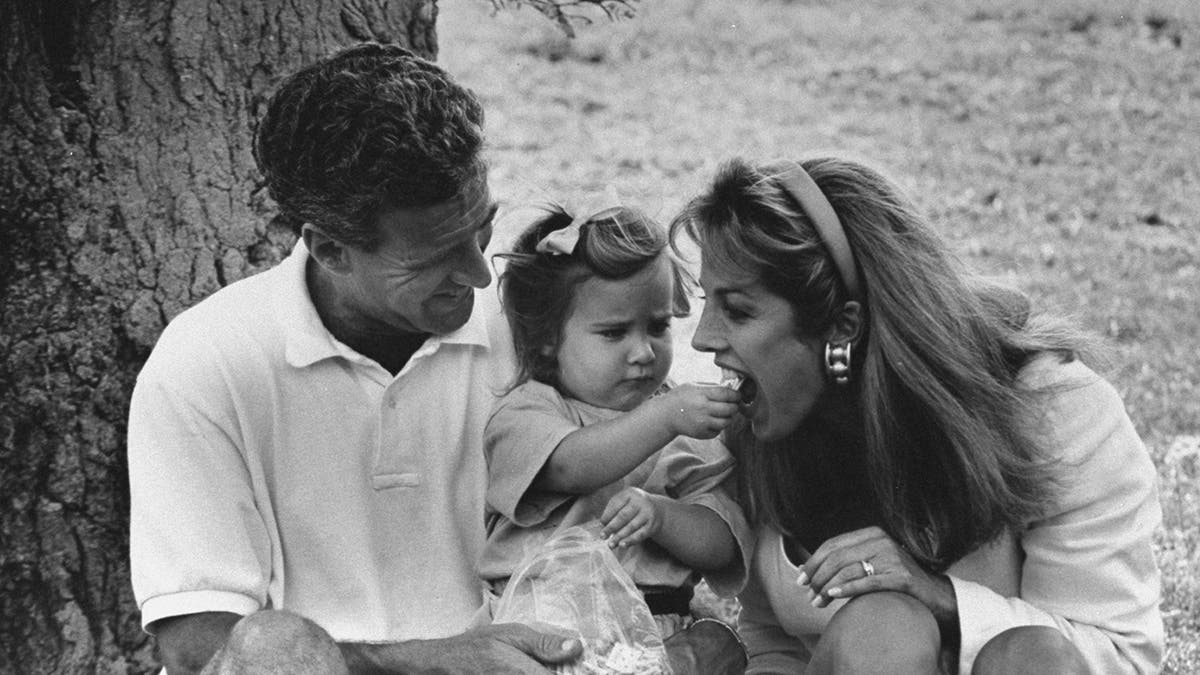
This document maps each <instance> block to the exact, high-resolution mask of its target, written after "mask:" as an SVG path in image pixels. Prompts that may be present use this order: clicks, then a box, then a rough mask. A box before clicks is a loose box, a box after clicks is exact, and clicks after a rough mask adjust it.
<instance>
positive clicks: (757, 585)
mask: <svg viewBox="0 0 1200 675" xmlns="http://www.w3.org/2000/svg"><path fill="white" fill-rule="evenodd" d="M738 600H739V601H741V604H742V611H741V614H739V615H738V633H739V634H740V635H741V637H742V642H743V643H744V644H745V645H746V654H747V656H748V657H749V659H750V660H749V663H748V665H747V666H746V675H794V674H795V673H803V672H804V668H805V667H806V666H807V664H808V661H809V659H810V658H811V656H812V655H811V654H809V653H808V649H806V648H805V646H804V644H803V643H802V642H800V640H799V639H797V638H795V637H793V636H791V635H789V634H788V633H787V632H786V631H784V629H783V627H782V626H780V625H779V622H778V620H777V619H776V618H775V610H774V609H772V608H771V604H770V601H769V600H768V599H767V594H766V592H765V591H764V590H763V586H762V582H761V581H760V580H759V579H758V578H757V575H755V574H751V575H750V579H749V580H748V581H747V582H746V586H745V588H743V589H742V592H741V593H739V594H738Z"/></svg>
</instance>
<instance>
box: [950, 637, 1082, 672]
mask: <svg viewBox="0 0 1200 675" xmlns="http://www.w3.org/2000/svg"><path fill="white" fill-rule="evenodd" d="M1087 672H1088V667H1087V662H1085V661H1084V659H1083V654H1081V653H1080V652H1079V648H1078V647H1076V646H1075V645H1074V644H1072V643H1071V641H1070V640H1068V639H1067V636H1065V635H1063V634H1062V633H1061V632H1060V631H1059V630H1057V629H1055V628H1051V627H1049V626H1019V627H1017V628H1010V629H1008V630H1006V631H1004V632H1003V633H1000V634H999V635H997V636H996V637H994V638H992V639H991V640H988V641H987V644H985V645H984V646H983V649H981V650H979V655H978V656H976V657H975V665H974V666H972V668H971V673H972V674H973V675H989V674H991V673H1011V674H1012V675H1022V674H1023V673H1064V674H1066V675H1073V674H1076V673H1078V674H1080V675H1085V674H1086V673H1087Z"/></svg>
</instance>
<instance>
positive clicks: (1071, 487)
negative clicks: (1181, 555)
mask: <svg viewBox="0 0 1200 675" xmlns="http://www.w3.org/2000/svg"><path fill="white" fill-rule="evenodd" d="M1092 377H1093V378H1094V379H1093V381H1092V382H1091V383H1089V384H1088V385H1086V386H1082V387H1076V388H1074V389H1069V390H1065V391H1061V392H1058V393H1056V394H1054V398H1053V400H1052V401H1051V402H1050V405H1049V406H1048V409H1047V414H1048V415H1049V421H1050V423H1051V425H1052V426H1051V432H1052V440H1053V441H1054V442H1055V443H1056V444H1057V445H1056V446H1055V447H1057V448H1059V449H1060V457H1061V460H1062V461H1061V465H1060V466H1061V472H1062V474H1061V475H1062V476H1063V478H1064V481H1065V482H1064V485H1063V492H1062V494H1061V495H1060V497H1059V499H1057V500H1056V502H1055V508H1054V509H1053V511H1051V512H1050V513H1048V514H1047V516H1046V517H1045V518H1044V519H1042V520H1040V521H1038V522H1036V523H1034V524H1033V525H1032V526H1031V527H1030V528H1029V529H1028V530H1026V531H1025V532H1023V533H1020V543H1021V548H1022V549H1023V551H1024V553H1025V561H1024V563H1023V565H1022V568H1021V586H1020V588H1021V594H1020V597H1018V598H1006V597H1002V596H1000V595H998V594H996V593H994V592H992V591H991V590H990V589H988V588H987V587H985V586H982V585H979V584H975V583H971V582H968V581H963V580H960V579H952V580H953V582H954V588H955V594H956V595H957V597H958V605H959V625H960V630H961V634H962V656H961V660H960V667H961V669H962V670H963V672H969V669H970V667H971V664H972V662H973V660H974V658H975V655H976V654H978V652H979V650H980V649H982V648H983V646H984V644H986V643H987V641H988V640H990V639H991V638H992V637H994V636H996V635H997V634H999V633H1000V632H1002V631H1004V630H1007V629H1008V628H1013V627H1016V626H1025V625H1043V626H1053V627H1055V628H1057V629H1058V630H1060V631H1061V632H1062V633H1063V634H1064V635H1065V636H1066V637H1067V638H1068V639H1069V640H1070V641H1071V642H1072V643H1073V644H1074V645H1075V646H1076V647H1078V648H1079V650H1080V652H1081V653H1082V654H1083V656H1084V659H1085V660H1086V661H1087V663H1088V666H1089V668H1090V669H1091V670H1092V671H1094V672H1157V670H1158V669H1159V667H1160V663H1161V660H1162V651H1163V628H1162V619H1161V616H1160V614H1159V609H1158V603H1159V600H1160V589H1159V574H1158V568H1157V565H1156V564H1155V561H1154V557H1153V550H1152V539H1153V534H1154V530H1155V528H1157V527H1158V525H1159V523H1160V522H1161V520H1162V511H1161V508H1160V507H1159V503H1158V495H1157V486H1156V480H1157V477H1156V472H1155V469H1154V465H1153V463H1152V462H1151V460H1150V457H1149V455H1148V454H1147V452H1146V450H1145V447H1144V446H1143V445H1142V442H1141V440H1140V439H1139V438H1138V436H1137V433H1136V432H1135V430H1134V428H1133V425H1132V423H1131V422H1130V420H1129V417H1128V416H1127V415H1126V413H1125V409H1124V406H1123V404H1122V403H1121V400H1120V398H1119V397H1118V395H1117V393H1116V391H1115V390H1114V389H1113V387H1112V386H1111V385H1109V384H1108V383H1107V382H1104V381H1103V380H1100V379H1099V378H1095V376H1094V375H1093V376H1092Z"/></svg>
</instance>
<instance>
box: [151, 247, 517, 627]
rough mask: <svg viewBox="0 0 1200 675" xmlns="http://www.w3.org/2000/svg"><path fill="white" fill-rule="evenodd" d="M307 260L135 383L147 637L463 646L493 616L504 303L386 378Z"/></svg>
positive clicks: (233, 291) (220, 315)
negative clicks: (194, 633)
mask: <svg viewBox="0 0 1200 675" xmlns="http://www.w3.org/2000/svg"><path fill="white" fill-rule="evenodd" d="M307 260H308V254H307V251H306V250H305V249H304V246H303V245H302V244H297V246H296V249H295V250H294V251H293V252H292V254H291V255H290V256H289V257H288V258H287V259H286V260H285V261H283V262H282V263H280V264H279V265H278V266H277V267H275V268H274V269H271V270H268V271H266V272H263V273H261V274H259V275H256V276H254V277H250V278H248V279H245V280H242V281H239V282H237V283H235V284H232V285H230V286H229V287H227V288H225V289H222V290H221V291H219V292H217V293H215V294H214V295H213V296H212V297H210V298H208V299H206V300H204V301H203V302H201V303H199V304H198V305H196V306H195V307H193V308H192V309H189V310H188V311H186V312H184V313H183V314H181V315H180V316H179V317H177V318H176V319H175V320H174V321H172V322H171V324H170V325H169V326H168V327H167V329H166V330H165V331H164V332H163V335H162V337H161V338H160V339H159V342H158V344H157V345H156V346H155V348H154V351H153V353H152V354H151V356H150V358H149V360H148V361H147V362H146V365H145V367H144V369H143V370H142V372H141V374H140V375H139V377H138V382H137V386H136V388H135V389H134V394H133V400H132V405H131V411H130V422H129V471H130V493H131V497H132V517H131V534H130V547H131V557H132V568H133V570H132V574H133V586H134V593H135V595H136V597H137V600H138V603H139V605H140V607H141V610H142V624H143V626H146V625H148V624H150V623H151V622H153V621H155V620H157V619H161V618H164V617H168V616H175V615H179V614H187V613H193V612H203V611H225V612H236V613H239V614H247V613H250V612H253V611H255V610H257V609H260V608H266V607H270V608H284V609H289V610H292V611H295V612H298V613H300V614H302V615H304V616H307V617H308V618H310V619H312V620H314V621H316V622H317V623H318V624H319V625H321V626H322V627H323V628H325V629H326V630H327V631H329V633H330V634H331V635H332V636H333V637H334V638H335V639H337V640H399V639H412V638H432V637H444V636H448V635H453V634H456V633H459V632H461V631H462V630H463V629H464V628H465V627H466V625H467V622H468V620H469V619H470V617H471V616H472V614H473V613H474V611H475V610H476V608H477V607H478V606H479V604H480V601H481V595H480V582H479V580H478V577H477V576H476V572H475V563H476V559H477V557H478V555H479V552H480V550H481V548H482V546H483V543H484V522H483V518H484V501H483V500H484V492H485V488H486V468H485V460H484V455H483V450H482V438H483V425H484V423H485V422H486V417H487V415H488V413H489V411H490V409H491V406H492V403H493V402H494V400H495V397H496V396H497V395H498V394H499V393H501V391H502V389H503V388H504V387H505V386H506V385H507V384H509V380H510V378H511V377H512V374H513V369H514V362H513V354H512V345H511V338H510V337H509V334H508V329H507V326H506V324H505V322H504V320H503V317H502V315H501V314H500V311H499V305H498V302H497V301H496V299H495V290H494V288H488V289H485V290H482V291H477V292H476V300H475V309H474V312H473V313H472V315H471V318H470V320H469V321H468V322H467V324H466V325H464V326H463V327H462V328H460V329H459V330H457V331H455V332H454V333H451V334H449V335H444V336H435V337H432V338H430V339H429V340H428V341H426V343H425V344H424V345H423V346H422V347H421V349H420V350H418V351H417V353H416V354H414V355H413V357H412V359H411V360H410V361H409V363H408V364H407V365H406V366H405V367H404V369H403V370H402V371H401V372H400V374H399V375H398V376H396V377H392V376H391V375H390V374H389V373H388V372H387V371H386V370H384V369H383V368H382V367H381V366H379V365H378V364H377V363H375V362H374V361H372V360H370V359H367V358H366V357H363V356H361V355H359V354H358V353H356V352H354V351H353V350H351V349H350V348H348V347H346V346H345V345H343V344H341V343H340V342H338V341H337V340H335V339H334V338H333V337H332V336H331V335H330V334H329V332H328V331H327V330H326V329H325V327H324V326H323V325H322V323H321V320H320V318H319V317H318V316H317V313H316V309H315V308H314V307H313V304H312V300H311V299H310V297H309V294H308V290H307V288H306V286H305V281H304V269H305V263H306V261H307Z"/></svg>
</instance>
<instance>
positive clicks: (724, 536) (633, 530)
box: [600, 487, 739, 572]
mask: <svg viewBox="0 0 1200 675" xmlns="http://www.w3.org/2000/svg"><path fill="white" fill-rule="evenodd" d="M600 523H601V524H602V525H603V526H604V529H603V530H602V534H603V535H604V536H605V537H606V538H607V539H608V541H609V543H610V544H611V545H613V546H630V545H633V544H638V543H641V542H643V541H645V540H646V539H651V540H653V541H654V542H655V543H657V544H658V545H659V546H662V547H663V548H664V549H666V550H667V552H668V553H670V554H671V556H672V557H674V558H675V559H676V560H678V561H679V562H681V563H683V564H684V565H685V566H686V567H690V568H692V569H694V570H698V571H700V572H709V571H714V570H722V569H725V568H726V567H728V566H730V565H731V564H733V563H734V562H735V561H736V560H737V558H738V555H739V552H738V544H737V541H736V540H735V539H734V537H733V532H732V531H731V530H730V529H729V525H728V524H727V523H726V522H725V520H724V519H722V518H721V516H720V515H718V514H717V512H716V511H713V510H712V509H710V508H708V507H707V506H701V505H700V504H690V503H687V502H681V501H677V500H675V499H672V498H670V497H667V496H665V495H659V494H653V493H650V492H646V491H645V490H642V489H641V488H635V487H627V488H625V489H624V490H622V491H621V492H619V493H617V494H616V495H614V496H613V498H612V499H610V500H609V501H608V505H607V506H605V507H604V513H603V514H601V516H600Z"/></svg>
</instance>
